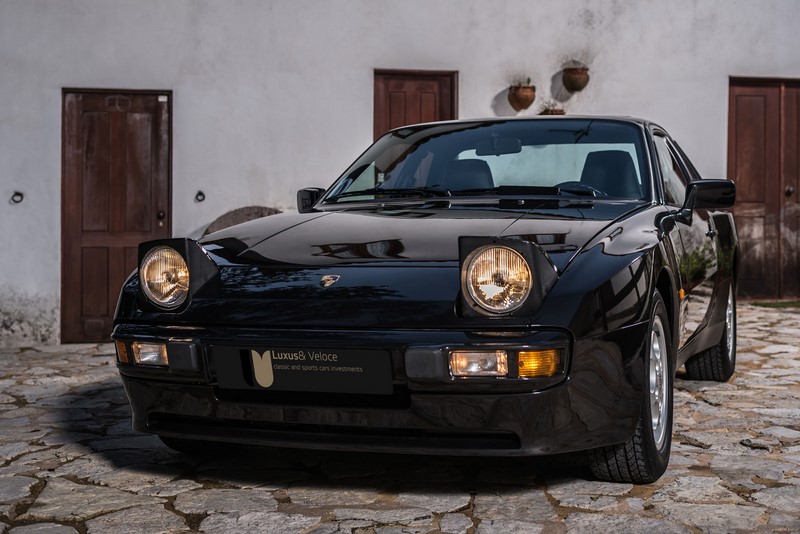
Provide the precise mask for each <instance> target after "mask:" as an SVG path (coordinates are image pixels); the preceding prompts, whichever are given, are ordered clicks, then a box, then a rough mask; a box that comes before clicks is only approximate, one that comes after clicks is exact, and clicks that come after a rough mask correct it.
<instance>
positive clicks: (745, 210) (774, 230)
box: [728, 80, 800, 298]
mask: <svg viewBox="0 0 800 534" xmlns="http://www.w3.org/2000/svg"><path fill="white" fill-rule="evenodd" d="M799 119H800V85H799V84H798V83H797V82H787V81H780V80H772V81H764V80H731V85H730V95H729V123H728V176H729V177H730V178H731V179H733V180H735V181H736V188H737V192H736V207H735V208H734V215H735V217H736V226H737V229H738V233H739V241H740V249H741V251H740V258H741V268H740V276H739V294H740V295H742V296H744V297H751V298H791V297H798V296H800V278H798V276H800V273H798V270H797V267H798V262H797V254H798V249H800V243H798V236H800V234H798V216H800V209H798V187H799V186H800V184H799V183H798V152H800V135H799V134H798V128H799V127H800V120H799Z"/></svg>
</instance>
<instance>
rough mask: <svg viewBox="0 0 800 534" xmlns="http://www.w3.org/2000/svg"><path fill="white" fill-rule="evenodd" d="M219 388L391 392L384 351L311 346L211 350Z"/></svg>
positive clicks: (386, 393) (389, 363) (362, 392)
mask: <svg viewBox="0 0 800 534" xmlns="http://www.w3.org/2000/svg"><path fill="white" fill-rule="evenodd" d="M211 352H212V360H213V362H214V367H215V369H216V372H217V379H218V381H219V385H220V387H223V388H233V389H251V388H253V389H263V390H268V391H315V392H323V393H361V394H373V395H389V394H391V393H392V369H391V358H390V356H389V353H388V352H386V351H375V350H362V349H315V348H301V349H300V348H280V347H269V348H267V347H259V348H248V349H241V348H233V347H214V348H213V349H212V351H211Z"/></svg>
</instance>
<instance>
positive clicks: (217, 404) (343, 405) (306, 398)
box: [112, 322, 647, 456]
mask: <svg viewBox="0 0 800 534" xmlns="http://www.w3.org/2000/svg"><path fill="white" fill-rule="evenodd" d="M112 337H113V338H114V339H115V340H116V341H118V342H123V343H125V344H126V346H128V347H129V346H130V342H132V341H145V342H147V341H150V342H157V341H160V342H168V341H170V340H180V341H177V343H179V344H180V345H181V346H183V347H184V348H185V347H191V350H190V351H188V354H189V356H188V357H187V356H186V354H187V353H186V351H184V354H183V357H181V358H179V359H176V363H178V362H180V363H179V364H178V365H176V366H175V367H174V368H170V369H161V368H158V369H156V368H146V367H139V366H134V365H132V364H124V363H118V368H119V370H120V374H121V376H122V379H123V383H124V385H125V390H126V392H127V394H128V397H129V399H130V403H131V408H132V412H133V427H134V429H136V430H138V431H142V432H149V433H154V434H158V435H164V436H176V437H183V438H190V439H193V438H197V439H211V440H217V441H231V442H241V443H251V444H266V445H273V446H285V447H300V448H316V449H329V450H337V449H338V450H365V451H366V450H369V451H384V452H413V453H431V454H461V455H495V456H519V455H537V454H552V453H561V452H569V451H576V450H584V449H590V448H594V447H600V446H605V445H611V444H616V443H622V442H624V441H626V440H627V439H628V438H629V437H630V436H631V435H632V434H633V431H634V428H635V425H636V422H637V419H638V417H639V413H640V411H641V403H642V399H643V387H644V386H643V384H644V364H643V362H644V357H643V354H644V346H645V345H644V343H645V340H646V339H647V323H646V322H644V323H638V324H635V325H632V326H628V327H625V328H622V329H620V330H617V331H615V332H611V333H608V334H605V335H602V336H598V337H593V338H588V339H579V340H573V339H571V337H570V336H569V335H568V333H567V332H564V331H560V330H537V331H527V332H523V331H520V332H495V333H488V332H482V333H471V332H459V331H441V330H428V331H380V332H377V331H355V330H354V331H341V330H336V331H319V330H314V331H296V330H295V331H293V330H281V331H278V330H274V331H273V330H249V329H244V328H242V329H221V330H214V329H205V328H180V329H176V328H172V327H159V326H149V325H134V324H119V325H117V326H116V327H115V329H114V334H113V336H112ZM301 346H305V347H308V346H311V347H317V348H322V347H327V348H331V349H332V350H335V349H337V348H347V349H352V350H354V351H360V350H377V351H383V352H385V353H387V354H388V355H389V361H390V362H391V363H390V367H391V391H389V392H385V394H373V393H363V394H361V393H347V392H345V391H334V392H327V393H325V392H322V393H320V392H314V391H265V390H264V389H261V388H253V387H249V386H247V385H246V384H245V385H242V386H241V387H239V386H236V387H232V386H235V384H234V383H232V382H231V379H230V378H226V377H225V375H226V374H228V375H230V374H231V368H230V367H227V370H224V369H223V367H226V366H227V363H225V362H226V361H227V359H229V358H230V357H231V356H230V354H232V352H231V347H238V348H245V347H254V348H255V347H301ZM554 346H557V347H562V348H563V350H564V351H565V354H567V355H568V357H567V359H566V365H565V369H564V373H563V374H561V375H559V376H556V377H551V378H537V379H529V380H514V379H495V378H489V379H486V378H470V379H454V378H452V377H451V376H449V371H447V369H446V367H443V366H442V365H441V364H440V363H437V364H434V365H425V361H426V358H425V355H426V354H430V355H431V356H430V357H429V358H427V359H428V360H430V359H436V358H437V357H444V356H441V355H443V354H446V352H447V350H449V349H450V348H461V347H494V348H499V347H511V348H512V350H516V349H517V348H519V347H534V348H547V347H554ZM221 348H224V349H225V350H221ZM437 350H438V351H439V352H438V353H437V352H436V351H437ZM437 354H439V355H440V356H436V355H437ZM244 357H245V354H244V353H243V356H242V358H243V361H244ZM187 362H188V363H187ZM245 372H246V371H245ZM234 374H235V371H234Z"/></svg>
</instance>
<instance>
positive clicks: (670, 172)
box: [654, 135, 688, 206]
mask: <svg viewBox="0 0 800 534" xmlns="http://www.w3.org/2000/svg"><path fill="white" fill-rule="evenodd" d="M654 140H655V143H656V152H658V168H659V170H660V171H661V172H660V174H661V181H662V184H663V186H664V200H666V202H667V204H669V205H671V206H682V205H683V201H684V199H685V197H686V184H687V183H688V180H687V179H686V176H685V175H684V173H683V169H681V166H680V164H679V163H678V161H677V160H676V159H675V157H674V156H673V155H672V152H670V149H669V146H668V145H667V140H666V139H665V138H664V137H662V136H660V135H656V136H655V137H654Z"/></svg>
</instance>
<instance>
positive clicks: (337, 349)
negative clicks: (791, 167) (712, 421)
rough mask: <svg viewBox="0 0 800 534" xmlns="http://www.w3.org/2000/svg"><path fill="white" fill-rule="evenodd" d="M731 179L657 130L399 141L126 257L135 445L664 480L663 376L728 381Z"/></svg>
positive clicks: (616, 123) (639, 127)
mask: <svg viewBox="0 0 800 534" xmlns="http://www.w3.org/2000/svg"><path fill="white" fill-rule="evenodd" d="M735 196H736V192H735V187H734V184H733V182H730V181H728V180H707V179H701V178H700V176H699V175H698V173H697V171H696V170H695V168H694V166H693V165H692V164H691V163H690V161H689V160H688V158H687V157H686V155H685V154H684V153H683V151H682V150H681V149H680V148H679V147H678V145H677V144H676V143H675V142H674V141H673V140H672V139H671V138H670V137H669V136H668V135H667V134H666V132H665V131H664V130H663V129H662V128H660V127H659V126H657V125H655V124H653V123H650V122H647V121H643V120H635V119H618V118H601V117H581V118H573V117H558V118H533V119H514V120H508V119H497V120H471V121H455V122H444V123H433V124H423V125H416V126H407V127H403V128H399V129H396V130H393V131H391V132H389V133H387V134H386V135H384V136H383V137H381V138H380V139H379V140H378V141H377V142H376V143H375V144H374V145H372V146H371V147H370V148H369V149H368V150H367V151H366V152H364V154H362V155H361V157H359V158H358V160H357V161H356V162H355V163H353V165H352V166H351V167H350V168H349V169H347V170H346V171H345V172H344V174H342V176H341V177H340V178H339V179H338V180H336V182H335V183H334V184H333V185H332V186H331V187H330V189H328V190H327V191H324V190H322V189H316V188H310V189H304V190H301V191H300V192H299V193H298V211H299V213H295V214H284V215H275V216H270V217H265V218H262V219H258V220H253V221H250V222H247V223H244V224H241V225H238V226H234V227H231V228H227V229H225V230H222V231H219V232H216V233H214V234H211V235H209V236H207V237H205V238H203V239H201V240H200V241H195V240H191V239H168V240H162V241H154V242H149V243H143V244H142V245H140V247H139V260H140V263H139V269H138V271H137V272H135V273H134V274H132V275H131V277H130V278H129V279H128V280H127V281H126V283H125V285H124V286H123V288H122V294H121V295H120V299H119V305H118V308H117V312H116V319H115V327H114V332H113V338H114V339H115V340H116V347H117V362H118V367H119V371H120V373H121V375H122V379H123V383H124V384H125V389H126V391H127V394H128V397H129V398H130V403H131V407H132V410H133V426H134V428H135V429H137V430H140V431H144V432H151V433H154V434H157V435H159V436H161V438H162V439H163V440H164V442H165V443H166V444H167V445H169V446H171V447H173V448H176V449H178V450H185V451H192V450H194V449H195V448H199V447H201V446H202V445H203V444H204V443H205V442H204V441H203V440H214V441H231V442H243V443H256V444H268V445H275V446H286V447H307V448H319V449H349V450H372V451H387V452H388V451H392V452H400V451H405V452H416V453H432V454H463V455H505V456H513V455H542V454H551V453H562V452H568V451H580V450H585V451H588V454H587V457H588V463H589V465H590V466H591V469H592V471H593V473H594V474H595V476H597V477H598V478H600V479H604V480H612V481H632V482H637V483H647V482H651V481H654V480H656V479H657V478H658V477H659V476H661V474H662V473H663V472H664V470H665V469H666V466H667V463H668V460H669V453H670V445H671V432H672V388H673V379H674V377H675V373H676V370H677V369H678V368H679V367H681V366H682V365H684V364H685V368H686V376H687V377H688V378H693V379H701V380H720V381H724V380H727V379H728V378H729V377H730V376H731V374H732V373H733V370H734V365H735V346H736V308H735V287H736V274H737V259H738V241H737V237H736V229H735V226H734V221H733V217H732V216H731V214H730V213H728V212H725V211H719V210H720V209H724V208H729V207H731V206H732V205H733V203H734V199H735Z"/></svg>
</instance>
